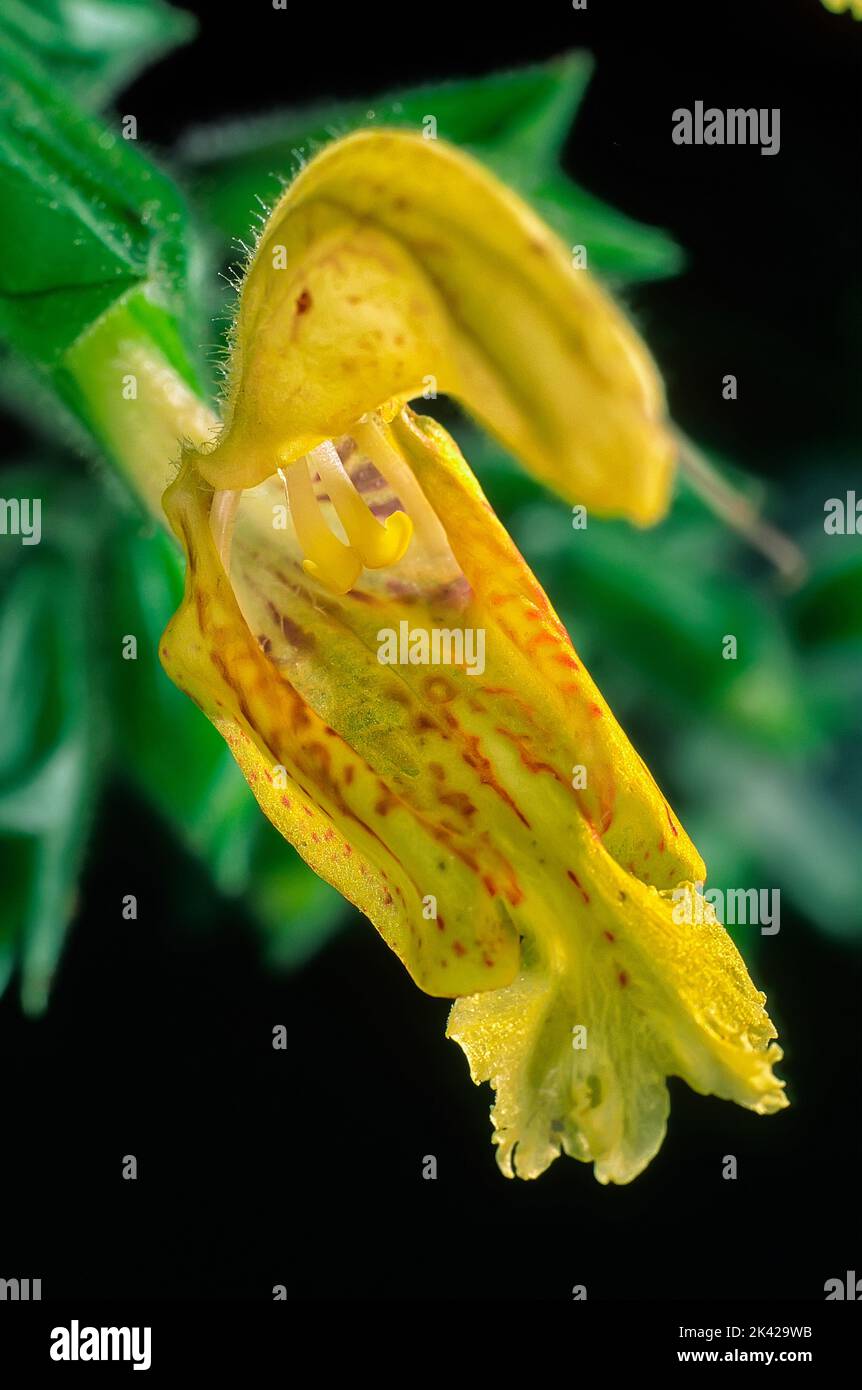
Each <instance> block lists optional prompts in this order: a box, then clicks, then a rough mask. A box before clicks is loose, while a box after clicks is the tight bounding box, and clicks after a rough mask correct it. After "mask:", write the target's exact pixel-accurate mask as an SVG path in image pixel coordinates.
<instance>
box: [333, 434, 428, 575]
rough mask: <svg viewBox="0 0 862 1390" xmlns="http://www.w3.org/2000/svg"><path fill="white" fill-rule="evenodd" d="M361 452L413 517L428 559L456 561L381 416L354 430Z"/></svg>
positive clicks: (414, 477)
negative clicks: (385, 428)
mask: <svg viewBox="0 0 862 1390" xmlns="http://www.w3.org/2000/svg"><path fill="white" fill-rule="evenodd" d="M350 434H351V436H352V438H353V440H354V442H355V444H356V447H357V449H358V450H359V452H360V453H361V454H364V455H365V457H366V458H368V459H370V460H371V462H372V463H373V464H374V467H375V468H376V469H377V471H378V473H380V474H381V475H382V477H384V478H385V479H386V481H387V483H388V484H389V486H390V487H391V489H392V491H393V492H394V493H395V495H396V496H397V497H398V498H399V500H400V501H401V503H402V504H403V506H405V507H406V508H407V511H408V512H409V513H410V518H411V520H412V522H413V529H414V530H415V532H416V539H417V540H418V541H420V542H421V544H422V547H423V549H424V551H425V554H426V556H427V557H428V558H429V559H432V560H433V559H437V560H439V561H440V563H441V568H442V565H443V562H444V561H446V560H448V561H451V559H452V551H451V548H450V546H449V540H448V538H447V536H446V531H445V528H444V526H443V524H442V522H441V521H440V519H439V517H438V516H437V513H436V512H435V511H434V508H433V507H432V506H431V503H430V502H429V501H428V498H427V497H426V496H425V493H424V492H423V491H422V489H421V487H420V486H419V483H418V482H417V480H416V475H415V474H414V472H413V470H412V468H411V467H410V466H409V464H408V463H406V462H405V460H404V459H403V458H402V457H401V454H400V453H399V452H398V450H397V449H396V448H395V447H394V446H393V444H392V443H391V442H390V440H389V438H388V437H387V434H386V432H385V430H384V427H383V424H382V421H381V420H380V417H379V416H376V415H368V416H366V418H365V419H364V420H363V421H361V422H359V423H357V424H355V425H352V426H351V429H350Z"/></svg>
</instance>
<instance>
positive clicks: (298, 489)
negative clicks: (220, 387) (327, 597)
mask: <svg viewBox="0 0 862 1390" xmlns="http://www.w3.org/2000/svg"><path fill="white" fill-rule="evenodd" d="M313 452H314V453H315V454H316V453H317V452H318V451H317V450H314V451H313ZM278 472H279V476H280V477H281V479H282V481H283V483H284V485H285V489H286V491H287V497H288V502H289V505H290V514H291V517H292V519H293V525H294V529H295V530H296V538H297V540H298V541H299V544H300V547H301V548H302V552H303V554H304V555H305V557H306V558H305V559H304V560H303V562H302V568H303V569H304V570H305V572H306V574H310V575H311V577H312V578H313V579H316V580H318V581H319V583H321V584H322V585H323V586H324V588H326V589H329V590H330V592H331V593H333V594H348V593H349V592H350V590H351V589H352V588H353V586H354V584H355V583H356V581H357V579H358V578H359V576H360V574H361V573H362V560H361V559H360V558H359V555H358V554H357V552H356V551H355V550H354V548H353V546H352V545H345V544H344V541H341V540H339V539H338V537H337V536H334V535H333V534H332V532H331V531H330V529H329V527H328V526H327V524H326V520H325V518H324V515H323V512H322V511H321V509H320V503H319V502H318V500H317V498H316V496H315V494H314V485H313V483H312V481H311V475H310V474H309V471H308V463H307V461H306V460H305V459H304V458H301V459H299V460H298V461H297V462H296V463H292V464H291V465H290V467H289V468H288V469H287V471H286V472H284V471H283V470H282V469H281V468H279V470H278ZM345 529H346V528H345ZM348 534H349V532H348Z"/></svg>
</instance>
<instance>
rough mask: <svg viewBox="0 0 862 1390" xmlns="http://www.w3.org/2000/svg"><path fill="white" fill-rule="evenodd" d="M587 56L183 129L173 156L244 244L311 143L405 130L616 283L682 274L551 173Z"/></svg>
mask: <svg viewBox="0 0 862 1390" xmlns="http://www.w3.org/2000/svg"><path fill="white" fill-rule="evenodd" d="M591 72H592V59H591V58H590V57H589V55H588V54H585V53H572V54H569V55H567V56H566V57H564V58H560V59H557V60H555V61H554V62H551V63H546V64H543V65H541V66H538V67H533V68H526V69H521V70H519V71H516V72H503V73H494V74H492V75H491V76H489V77H481V78H472V79H467V80H463V81H457V82H446V83H443V84H441V85H437V86H423V87H419V88H413V89H411V90H408V91H403V92H397V93H394V94H390V95H386V96H384V97H381V98H379V99H374V100H371V101H366V102H353V103H350V104H339V105H328V106H318V107H314V108H311V109H306V110H299V111H294V110H287V111H283V112H279V113H277V114H276V115H270V116H267V117H265V118H263V119H260V120H249V121H245V122H233V123H231V124H229V125H225V126H221V127H219V126H215V127H211V126H208V127H204V128H201V129H197V130H193V131H191V132H190V133H189V134H188V135H187V136H186V138H185V140H184V141H183V142H182V144H181V146H180V156H181V158H183V159H184V160H185V162H186V164H187V165H188V167H189V169H190V171H191V172H193V173H195V174H196V175H197V185H196V186H197V196H198V200H199V204H200V206H201V207H202V209H203V212H204V214H205V217H206V218H207V219H208V220H209V221H210V223H211V224H212V225H213V226H214V227H216V228H217V229H218V230H219V231H220V232H221V234H222V235H223V237H224V238H225V239H226V240H227V241H228V242H231V241H234V240H239V241H244V240H247V238H248V236H249V228H250V227H251V225H252V222H253V220H254V219H255V218H256V217H257V216H258V215H259V212H260V205H261V202H263V203H264V204H269V203H271V202H273V201H274V200H275V198H277V196H278V194H279V193H280V191H281V188H282V186H283V184H284V182H285V181H286V180H287V179H288V178H289V177H291V176H292V175H293V174H294V173H295V172H296V170H297V169H298V168H300V167H301V165H302V164H303V162H304V161H305V160H307V159H308V158H310V157H311V155H313V154H314V153H315V151H316V150H317V149H319V148H320V147H321V146H322V145H323V144H325V143H327V142H328V141H329V140H331V139H332V138H333V137H335V136H337V135H344V134H347V133H348V132H349V131H351V130H355V129H358V128H360V127H373V126H392V125H395V126H411V127H413V128H414V129H422V130H427V131H429V133H430V131H431V127H430V126H429V124H428V123H429V121H430V120H432V119H433V121H435V122H436V126H435V127H434V130H435V132H436V135H437V137H439V138H441V139H446V140H450V141H452V142H453V143H454V144H458V145H461V146H463V147H464V148H465V149H467V150H469V151H470V152H471V153H473V154H475V155H476V156H477V158H479V159H481V160H482V161H483V162H484V163H485V164H487V165H489V166H490V167H491V168H493V169H495V170H496V172H497V173H498V174H499V175H500V176H501V178H503V179H504V180H505V181H506V182H507V183H509V184H510V185H511V186H512V187H514V188H516V189H518V190H519V191H520V192H521V193H522V194H523V196H524V197H525V198H527V199H528V200H530V201H532V202H533V203H534V204H535V206H536V207H537V209H538V211H539V212H540V213H542V214H543V215H547V217H548V220H549V221H550V222H551V224H552V225H554V226H555V227H556V228H557V230H558V231H559V232H560V234H561V235H563V236H564V237H565V238H566V239H567V240H569V241H570V242H571V243H572V244H580V243H584V244H586V245H587V247H588V255H589V258H590V265H591V266H592V267H593V268H594V269H596V270H598V271H599V272H603V273H605V274H607V275H610V276H613V277H614V278H616V279H617V280H619V281H620V282H624V281H627V282H633V281H637V280H645V279H656V278H658V277H660V276H663V275H671V274H674V273H676V271H677V270H679V269H680V266H681V263H682V257H681V253H680V251H679V249H678V247H677V246H676V245H675V243H674V242H673V241H672V240H671V238H670V237H669V236H668V235H667V234H666V233H664V232H661V231H658V230H657V229H655V228H651V227H641V226H640V225H639V224H637V223H635V222H632V221H631V219H630V218H628V217H626V216H625V215H624V214H622V213H619V212H617V211H616V210H615V209H613V208H611V207H609V206H607V205H606V204H604V203H602V202H600V201H599V200H598V199H597V198H594V197H592V195H590V194H588V193H585V192H584V191H583V190H582V189H581V188H579V187H578V185H577V184H575V183H574V182H573V181H572V180H571V179H569V178H568V177H567V176H565V175H564V174H563V173H562V172H561V170H560V168H559V160H560V155H561V151H562V148H563V145H564V143H565V140H566V136H567V134H568V131H569V129H570V126H571V123H572V121H573V119H574V116H575V113H576V111H577V108H578V106H579V105H580V102H581V100H582V99H583V96H584V93H585V91H586V88H587V85H588V82H589V78H590V74H591Z"/></svg>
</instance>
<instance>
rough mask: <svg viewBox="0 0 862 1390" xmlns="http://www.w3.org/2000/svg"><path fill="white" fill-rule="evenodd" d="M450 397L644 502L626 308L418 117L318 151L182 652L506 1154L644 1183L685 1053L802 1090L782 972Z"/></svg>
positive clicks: (209, 460) (204, 554) (186, 505)
mask: <svg viewBox="0 0 862 1390" xmlns="http://www.w3.org/2000/svg"><path fill="white" fill-rule="evenodd" d="M429 387H433V389H436V390H438V391H440V392H441V393H442V392H445V393H448V394H451V395H453V396H455V397H457V398H458V399H459V400H460V401H461V402H462V403H463V404H464V405H465V406H466V408H467V409H468V410H469V411H470V412H472V413H473V414H474V415H475V416H476V417H477V418H478V419H479V420H480V421H481V422H482V423H483V424H484V425H485V426H486V427H487V428H488V429H489V430H491V431H492V432H494V433H495V434H496V435H497V436H498V437H499V438H500V439H501V440H502V441H503V442H504V443H505V444H506V445H507V446H508V447H509V448H511V449H512V450H513V451H514V452H516V453H517V454H518V455H519V457H520V458H521V459H522V460H523V462H524V463H525V464H526V465H527V466H528V467H529V468H530V469H531V470H532V471H534V472H535V473H536V474H537V475H538V476H539V477H541V478H543V479H544V480H546V481H547V482H548V483H550V484H551V485H553V486H554V487H556V488H557V489H558V491H560V492H562V493H563V494H564V495H565V496H567V497H568V498H569V499H570V500H572V501H575V502H580V503H586V504H587V506H588V507H589V508H590V509H592V510H595V511H602V512H605V513H608V514H621V515H626V516H629V517H631V518H632V519H634V520H636V521H638V522H641V523H646V522H649V521H652V520H654V519H656V518H657V517H658V516H660V515H661V514H662V512H663V510H664V509H665V507H666V504H667V498H668V490H669V484H670V477H671V471H672V463H673V456H672V449H671V446H670V443H669V435H668V433H667V430H666V427H665V424H664V420H663V415H664V411H663V398H662V391H661V384H660V382H659V380H658V377H657V374H656V372H655V370H654V368H653V366H652V363H651V362H650V359H649V357H648V355H647V354H646V352H645V350H644V349H643V347H642V346H641V344H640V342H639V341H638V339H637V337H636V335H635V334H634V333H633V332H632V330H631V329H630V327H629V326H628V324H627V323H626V322H625V320H624V319H623V318H622V316H621V315H620V314H619V312H618V311H617V310H616V309H615V307H614V306H613V305H612V304H611V303H610V302H609V301H608V300H607V298H606V297H605V296H604V295H603V293H602V292H601V291H600V290H599V289H598V287H597V286H596V285H595V284H594V283H593V281H592V280H591V279H590V278H589V277H588V275H587V274H586V273H585V272H583V271H576V270H573V269H572V266H571V263H570V261H569V257H568V255H567V253H566V250H565V248H564V247H562V246H561V245H560V243H559V242H558V241H557V240H556V239H555V238H554V237H553V236H552V235H551V233H550V232H549V231H548V230H547V229H546V228H545V227H544V226H543V225H542V224H541V223H540V222H539V221H538V220H537V219H536V218H535V217H534V216H533V214H532V213H531V212H530V211H529V210H528V209H527V208H526V207H524V205H523V204H522V203H521V202H520V201H519V200H518V199H516V198H515V197H514V196H513V195H512V194H511V193H510V192H509V191H508V190H507V189H505V188H504V187H503V186H502V185H500V184H499V183H498V182H497V181H496V180H495V179H493V178H492V177H491V176H490V175H489V174H488V173H486V172H485V171H484V170H483V169H482V168H481V167H480V166H479V165H477V164H476V163H475V162H473V161H472V160H470V159H468V158H466V157H465V156H464V155H462V154H460V153H458V152H456V151H455V150H453V149H450V148H448V147H446V146H445V145H443V144H442V143H440V142H433V141H425V140H423V139H421V138H420V137H418V136H413V135H410V134H407V133H401V132H375V133H373V134H371V133H363V134H359V135H354V136H351V137H349V138H348V139H346V140H343V141H341V142H338V143H336V144H334V145H332V146H330V147H329V148H328V149H327V150H326V151H324V152H323V153H322V154H321V155H320V156H318V157H317V158H316V159H315V160H314V161H312V163H311V164H309V165H308V167H307V168H306V169H305V170H304V172H303V173H302V174H301V175H300V176H299V178H298V179H297V180H296V182H295V183H294V184H293V185H292V187H291V188H290V189H289V190H288V192H287V193H286V194H285V196H284V197H283V198H282V200H281V202H280V203H279V204H278V205H277V206H276V208H275V209H274V211H273V212H272V214H271V216H270V218H269V219H268V221H267V224H266V226H265V228H264V230H263V234H262V236H261V239H260V242H259V244H258V247H257V250H256V253H255V255H254V257H253V259H252V261H251V263H250V266H249V268H248V271H247V274H246V278H245V282H244V285H243V288H242V293H241V300H240V306H239V313H238V318H237V323H236V329H235V335H234V344H233V354H232V360H231V368H230V379H229V387H228V393H227V404H226V415H225V424H224V429H223V432H222V434H221V435H220V436H219V438H218V441H217V443H216V445H215V447H214V448H212V449H211V450H209V451H206V450H203V451H196V450H194V449H191V448H188V449H187V450H186V451H185V453H184V455H183V461H182V465H181V469H180V472H179V475H178V476H177V479H176V481H175V482H174V483H173V484H172V486H171V487H170V488H169V489H168V492H167V494H166V499H165V506H166V510H167V512H168V515H169V518H170V520H171V524H172V525H173V527H174V530H175V531H176V533H177V535H178V536H179V538H180V539H181V541H182V543H183V545H184V547H185V549H186V553H187V557H188V572H187V587H186V594H185V598H184V601H183V604H182V606H181V608H180V610H179V612H178V613H177V615H176V616H175V617H174V619H173V621H172V622H171V624H170V626H169V628H168V630H167V632H166V634H165V638H164V643H163V650H162V659H163V661H164V664H165V666H166V668H167V670H168V672H169V673H170V674H171V676H172V677H173V679H174V680H175V681H176V682H177V684H178V685H180V686H181V687H182V688H184V689H186V690H187V691H188V692H189V694H190V695H191V696H192V698H194V699H195V700H196V701H197V702H198V703H199V704H200V705H201V707H202V708H203V709H204V710H205V712H206V713H207V715H208V716H209V717H210V719H212V720H213V722H214V723H215V725H216V726H217V727H218V728H219V730H220V731H221V733H222V734H223V735H224V737H225V739H226V740H227V742H228V744H229V745H230V747H231V749H232V751H233V753H234V756H235V757H236V759H237V761H238V763H239V764H240V766H241V768H242V769H243V772H244V773H245V775H246V777H247V779H248V781H249V784H250V786H251V787H252V790H253V792H254V794H255V796H256V797H257V799H258V801H259V803H260V805H261V807H262V808H263V810H264V811H265V813H266V815H267V816H268V817H269V818H270V820H271V821H272V822H273V823H274V824H275V825H276V826H277V827H278V829H279V830H280V831H281V833H282V834H283V835H284V836H285V837H286V838H287V839H288V840H290V842H291V843H292V844H294V845H295V846H296V847H297V849H298V850H299V852H300V853H301V854H302V856H303V857H304V858H305V859H306V861H307V862H308V863H309V864H310V865H311V867H312V868H313V869H314V870H315V871H316V872H317V873H319V874H321V875H322V876H323V877H324V878H326V879H327V880H328V881H329V882H330V883H332V884H334V885H335V886H336V887H337V888H338V889H339V890H340V891H341V892H342V893H343V894H344V896H345V897H346V898H348V899H349V900H350V901H351V902H353V903H355V904H356V905H357V907H359V908H360V909H361V910H362V911H363V912H364V913H365V914H366V915H367V916H368V917H369V918H370V919H371V921H372V922H373V923H374V925H375V926H376V927H377V929H378V931H379V932H380V933H381V935H382V936H383V938H384V940H385V941H386V942H387V943H388V945H389V946H391V948H392V949H393V950H394V951H395V952H396V953H397V954H398V955H399V957H400V958H401V960H402V961H403V962H404V964H405V966H406V967H407V969H408V970H409V972H410V974H411V976H412V977H413V979H414V980H415V981H416V983H417V984H418V985H419V986H420V987H421V988H422V989H423V990H425V991H426V992H428V993H429V994H433V995H439V996H444V997H448V998H453V999H455V1000H456V1003H455V1005H454V1007H453V1010H452V1013H451V1017H450V1024H449V1034H450V1036H452V1037H453V1038H455V1039H456V1040H457V1041H458V1042H459V1044H460V1045H461V1047H462V1048H463V1049H464V1051H465V1053H466V1054H467V1057H468V1060H469V1063H470V1067H471V1071H472V1075H473V1077H474V1079H475V1080H476V1081H477V1082H478V1081H483V1080H490V1081H491V1082H492V1084H493V1085H494V1087H495V1088H496V1091H497V1101H496V1106H495V1108H494V1111H493V1112H492V1113H493V1120H494V1125H495V1129H496V1133H495V1140H496V1142H497V1143H498V1145H499V1149H498V1159H499V1162H500V1165H501V1167H502V1169H503V1171H504V1172H505V1173H507V1174H512V1173H515V1172H516V1173H518V1174H519V1175H520V1176H522V1177H534V1176H536V1175H538V1174H539V1173H540V1172H542V1171H543V1169H544V1168H546V1167H547V1166H548V1164H549V1163H550V1162H551V1161H552V1160H553V1158H555V1157H556V1156H557V1154H558V1153H559V1152H560V1151H561V1150H565V1151H566V1152H567V1153H569V1154H572V1155H573V1156H574V1157H577V1158H580V1159H583V1160H589V1161H593V1162H594V1163H595V1165H596V1168H595V1171H596V1175H597V1177H598V1178H599V1179H600V1180H601V1181H603V1182H606V1181H615V1182H626V1181H629V1180H630V1179H631V1178H633V1177H634V1176H635V1175H636V1174H637V1173H638V1172H640V1171H641V1169H642V1168H643V1167H644V1166H645V1165H646V1164H647V1163H648V1162H649V1160H650V1159H651V1158H652V1156H653V1155H654V1154H655V1153H656V1151H657V1149H658V1148H659V1146H660V1144H661V1141H662V1137H663V1134H664V1129H665V1121H666V1115H667V1109H668V1099H667V1089H666V1077H667V1076H669V1075H680V1076H683V1077H685V1079H686V1080H687V1081H688V1082H689V1084H690V1085H691V1086H693V1087H694V1088H695V1089H696V1090H698V1091H701V1092H704V1093H707V1092H711V1093H714V1094H716V1095H719V1096H724V1097H727V1098H729V1099H733V1100H736V1101H738V1102H739V1103H740V1104H742V1105H745V1106H748V1107H749V1108H751V1109H753V1110H756V1111H759V1112H761V1113H763V1112H767V1111H771V1110H775V1109H777V1108H779V1107H780V1106H781V1105H783V1104H785V1103H786V1102H785V1100H784V1096H783V1093H782V1089H781V1083H779V1082H777V1081H776V1079H775V1078H774V1076H773V1075H772V1071H771V1064H772V1062H774V1061H775V1060H777V1058H778V1057H780V1055H781V1054H780V1051H779V1050H778V1048H777V1047H776V1046H774V1045H770V1040H771V1038H772V1037H773V1036H774V1029H773V1028H772V1025H771V1023H770V1021H769V1019H768V1017H767V1015H766V1013H765V1011H764V1008H763V1003H764V999H763V996H762V995H761V994H758V993H757V992H756V991H755V989H754V987H753V985H752V984H751V982H750V980H749V978H748V975H747V973H746V970H745V967H744V965H743V962H742V960H741V958H740V956H739V954H738V953H737V951H736V949H735V947H734V946H733V944H732V943H731V941H730V939H729V938H728V937H727V935H726V933H725V932H724V930H723V928H722V927H721V926H720V925H718V924H717V923H716V922H715V921H714V920H709V921H706V922H704V923H702V924H701V925H696V926H679V925H677V924H676V923H675V922H674V902H673V898H672V894H673V890H674V889H677V888H678V886H679V885H680V884H686V883H691V882H693V881H699V880H701V879H703V877H704V868H703V864H702V862H701V860H700V857H699V855H698V854H697V851H696V850H695V849H694V847H693V845H692V844H691V842H690V841H689V839H688V837H687V836H686V834H685V832H684V830H683V829H682V827H681V826H680V824H679V822H678V820H677V818H676V816H675V815H674V814H673V812H672V811H671V810H670V808H669V807H668V805H667V803H666V801H665V800H664V798H663V797H662V794H661V792H660V791H659V790H658V788H657V787H656V785H655V783H654V781H653V780H652V778H651V776H650V774H649V772H648V771H647V769H646V767H645V766H644V764H643V762H642V761H641V759H640V758H639V757H638V755H637V753H636V752H635V751H634V749H633V748H632V747H631V745H630V744H629V743H628V741H627V739H626V737H625V735H624V734H623V732H622V730H621V729H620V727H619V725H618V724H617V723H616V721H615V720H614V718H613V716H612V714H611V712H610V710H609V709H608V707H607V705H606V704H605V702H604V700H603V699H602V697H601V695H600V694H599V692H598V690H597V689H596V687H595V686H594V684H593V683H592V681H591V679H590V677H589V676H588V674H587V672H586V671H585V670H584V668H583V665H582V663H581V662H580V660H579V659H578V657H577V655H576V653H575V652H574V650H573V648H572V645H571V642H570V640H569V638H568V635H567V634H566V632H565V630H564V629H563V627H562V625H561V623H560V621H559V619H558V618H557V616H556V614H555V613H554V611H553V609H552V607H551V605H550V603H549V601H548V599H547V597H546V595H545V594H544V592H543V591H542V589H541V587H540V586H539V584H538V583H537V581H536V579H535V578H534V576H533V575H532V574H531V572H530V570H529V569H528V567H527V566H526V564H525V563H524V561H523V559H522V558H521V556H520V555H519V554H518V552H517V550H516V549H515V547H514V545H513V543H512V541H511V540H510V538H509V536H508V535H507V533H506V531H505V530H504V528H503V527H502V526H501V524H500V522H499V521H498V520H497V518H496V516H495V515H494V513H493V511H492V510H491V508H490V506H489V504H488V502H487V501H486V500H485V498H484V496H483V495H482V492H481V490H480V488H479V486H478V484H477V482H476V480H475V478H474V476H473V475H472V473H471V472H470V469H469V468H468V466H467V464H466V463H465V462H464V460H463V459H462V457H461V455H460V454H459V452H458V450H457V448H456V446H455V444H454V443H453V441H452V440H451V439H450V437H449V436H448V434H447V433H446V431H445V430H443V429H442V428H441V427H440V426H439V425H438V424H436V423H435V422H434V421H433V420H430V419H427V418H422V417H418V416H416V415H415V414H413V412H412V411H411V410H410V408H409V407H408V406H407V404H406V403H407V401H408V400H410V399H413V398H415V397H417V396H421V395H422V394H423V392H427V391H428V390H429Z"/></svg>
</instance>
